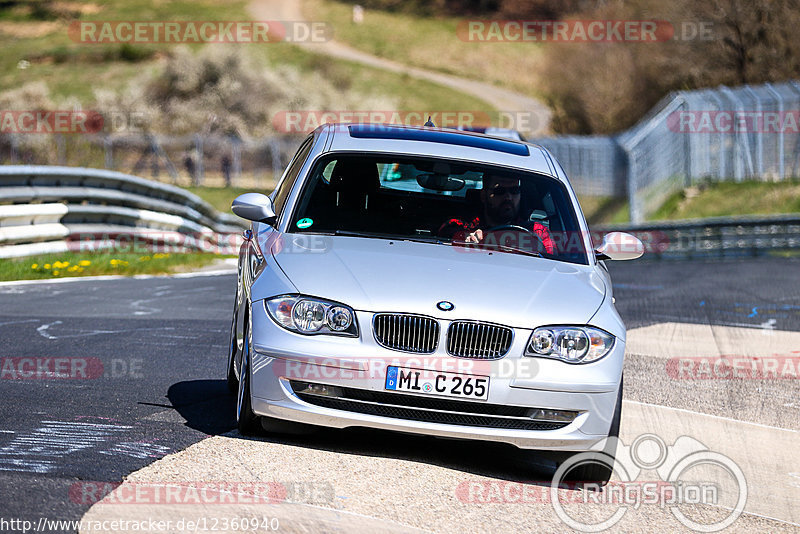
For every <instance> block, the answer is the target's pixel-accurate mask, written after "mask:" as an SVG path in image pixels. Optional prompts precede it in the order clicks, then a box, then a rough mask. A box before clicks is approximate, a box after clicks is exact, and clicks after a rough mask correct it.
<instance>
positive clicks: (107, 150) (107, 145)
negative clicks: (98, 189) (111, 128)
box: [103, 134, 114, 170]
mask: <svg viewBox="0 0 800 534" xmlns="http://www.w3.org/2000/svg"><path fill="white" fill-rule="evenodd" d="M103 153H104V163H105V167H106V169H110V170H114V141H112V140H111V136H109V135H108V134H106V135H105V136H104V137H103Z"/></svg>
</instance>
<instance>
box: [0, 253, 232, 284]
mask: <svg viewBox="0 0 800 534" xmlns="http://www.w3.org/2000/svg"><path fill="white" fill-rule="evenodd" d="M222 257H223V256H219V255H217V254H209V253H192V254H184V253H181V254H170V253H164V254H146V255H143V254H138V253H130V252H125V253H82V254H81V253H77V252H64V253H61V254H42V255H38V256H29V257H25V258H12V259H4V260H0V281H8V280H48V279H53V278H67V277H73V276H98V275H109V274H118V275H126V276H131V275H135V274H167V273H174V272H184V271H190V270H192V269H196V268H199V267H204V266H206V265H209V264H210V263H212V262H213V261H214V260H216V259H218V258H222Z"/></svg>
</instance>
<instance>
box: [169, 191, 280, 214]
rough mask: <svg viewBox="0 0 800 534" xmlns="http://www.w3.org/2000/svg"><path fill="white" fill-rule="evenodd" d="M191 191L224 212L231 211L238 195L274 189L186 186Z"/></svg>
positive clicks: (268, 192) (266, 192) (267, 192)
mask: <svg viewBox="0 0 800 534" xmlns="http://www.w3.org/2000/svg"><path fill="white" fill-rule="evenodd" d="M184 189H186V190H187V191H189V192H190V193H194V194H195V195H197V196H198V197H200V198H202V199H203V200H205V201H206V202H208V203H209V204H211V205H212V206H213V207H214V209H216V210H217V211H220V212H222V213H229V214H230V213H231V204H232V203H233V199H235V198H236V197H238V196H239V195H241V194H244V193H263V194H265V195H268V194H270V193H271V192H272V190H273V189H274V186H273V187H270V188H269V189H257V188H248V187H205V186H203V187H193V186H192V187H184Z"/></svg>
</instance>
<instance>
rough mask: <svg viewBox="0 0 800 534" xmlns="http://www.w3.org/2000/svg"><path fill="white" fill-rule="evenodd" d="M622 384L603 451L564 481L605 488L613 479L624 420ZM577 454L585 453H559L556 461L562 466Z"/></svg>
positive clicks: (574, 470)
mask: <svg viewBox="0 0 800 534" xmlns="http://www.w3.org/2000/svg"><path fill="white" fill-rule="evenodd" d="M622 384H623V380H620V383H619V393H618V394H617V405H616V408H615V409H614V417H613V418H612V419H611V428H609V431H608V437H609V438H615V439H609V440H608V441H606V445H605V447H604V448H603V450H602V451H596V452H597V454H596V455H595V458H596V460H595V461H590V462H586V463H584V462H581V463H579V464H577V465H576V466H575V467H574V468H572V469H570V470H569V471H568V472H567V473H566V474H565V476H564V480H566V481H570V482H589V483H595V484H600V485H602V486H605V485H606V484H608V481H609V480H610V479H611V475H612V474H613V472H614V458H616V455H617V441H618V439H616V438H619V426H620V421H621V420H622ZM576 454H583V453H574V452H573V453H557V455H556V456H555V458H554V459H555V460H556V462H557V463H558V465H559V466H560V465H561V464H563V463H565V462H567V461H568V460H569V459H570V458H572V457H574V456H575V455H576Z"/></svg>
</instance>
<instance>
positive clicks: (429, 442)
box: [226, 427, 556, 486]
mask: <svg viewBox="0 0 800 534" xmlns="http://www.w3.org/2000/svg"><path fill="white" fill-rule="evenodd" d="M226 436H228V437H232V438H237V439H247V440H253V441H264V442H270V443H280V444H284V445H292V446H295V447H304V448H308V449H316V450H322V451H329V452H337V453H340V454H352V455H358V456H373V457H383V458H394V459H398V460H406V461H410V462H417V463H426V464H431V465H436V466H439V467H445V468H448V469H453V470H457V471H462V472H464V473H470V474H473V475H478V476H485V477H491V478H496V479H502V480H507V481H513V482H525V483H529V484H537V485H542V486H550V483H551V481H552V479H553V474H554V473H555V469H556V464H555V463H554V462H553V461H551V460H549V459H548V458H547V457H546V456H545V454H538V453H536V452H532V451H523V450H520V449H518V448H516V447H514V446H512V445H507V444H502V443H493V442H489V441H477V440H460V439H448V438H437V437H433V436H424V435H416V434H403V433H399V432H391V431H387V430H376V429H371V428H362V427H351V428H345V429H334V428H322V427H316V430H315V431H314V432H312V433H309V434H304V435H290V434H278V433H271V432H265V431H262V432H261V433H259V434H258V435H256V436H242V435H241V434H239V432H238V431H232V432H230V433H228V434H226Z"/></svg>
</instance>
